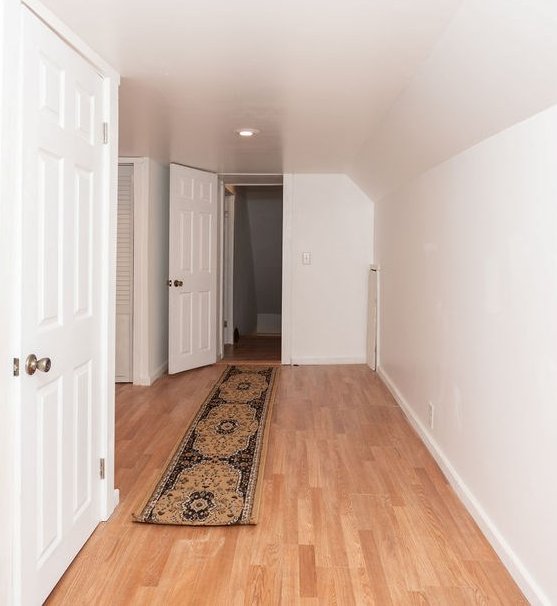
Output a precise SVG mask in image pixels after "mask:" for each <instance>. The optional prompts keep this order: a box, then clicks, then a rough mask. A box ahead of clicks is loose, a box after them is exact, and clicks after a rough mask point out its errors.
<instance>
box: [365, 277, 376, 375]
mask: <svg viewBox="0 0 557 606" xmlns="http://www.w3.org/2000/svg"><path fill="white" fill-rule="evenodd" d="M377 281H378V272H377V269H376V268H374V267H372V268H371V269H370V270H369V276H368V295H367V296H368V303H367V357H366V358H367V365H368V366H369V367H370V368H371V370H376V368H377V287H378V283H377Z"/></svg>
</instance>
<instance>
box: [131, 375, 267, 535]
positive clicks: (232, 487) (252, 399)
mask: <svg viewBox="0 0 557 606" xmlns="http://www.w3.org/2000/svg"><path fill="white" fill-rule="evenodd" d="M278 372H279V368H277V367H270V366H228V367H227V368H226V370H225V371H224V373H223V374H222V376H221V378H220V379H219V380H218V381H217V383H216V384H215V386H214V387H213V389H212V390H211V393H210V394H209V396H208V397H207V398H206V400H205V402H204V403H203V404H202V406H201V408H200V409H199V412H198V413H197V415H196V416H195V418H194V420H193V421H192V423H191V425H190V426H189V428H188V430H187V431H186V433H185V435H184V437H183V438H182V439H181V441H180V443H179V444H178V447H177V448H176V450H175V451H174V454H173V455H172V457H171V459H170V462H169V463H168V465H167V466H166V469H165V471H164V473H163V474H162V477H161V478H160V480H159V481H158V483H157V485H156V487H155V489H154V491H153V492H152V494H151V495H150V496H149V497H148V498H147V500H146V501H145V502H144V504H143V506H142V507H141V510H140V511H139V513H137V514H135V515H134V516H133V519H134V520H135V521H136V522H146V523H151V524H177V525H186V526H189V525H192V526H223V525H231V524H255V523H256V522H257V514H258V509H259V500H260V492H261V484H262V482H261V481H260V480H261V478H260V476H261V475H262V474H263V465H264V460H265V453H266V450H267V442H268V433H269V425H270V420H271V410H272V405H273V400H274V398H275V390H276V385H277V379H278Z"/></svg>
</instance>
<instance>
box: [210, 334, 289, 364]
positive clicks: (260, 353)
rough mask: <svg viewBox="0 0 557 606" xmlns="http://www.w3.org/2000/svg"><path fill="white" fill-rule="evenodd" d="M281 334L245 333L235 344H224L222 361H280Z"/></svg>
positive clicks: (229, 362)
mask: <svg viewBox="0 0 557 606" xmlns="http://www.w3.org/2000/svg"><path fill="white" fill-rule="evenodd" d="M280 348H281V338H280V335H243V336H241V337H240V339H239V341H238V342H237V343H234V345H225V346H224V356H223V359H222V362H225V363H227V364H232V363H234V362H242V363H246V362H280V356H281V349H280Z"/></svg>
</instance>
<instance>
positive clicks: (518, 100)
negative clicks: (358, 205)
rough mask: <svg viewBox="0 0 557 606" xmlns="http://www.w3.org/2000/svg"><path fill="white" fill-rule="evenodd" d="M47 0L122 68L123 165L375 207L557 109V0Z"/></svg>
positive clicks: (78, 31)
mask: <svg viewBox="0 0 557 606" xmlns="http://www.w3.org/2000/svg"><path fill="white" fill-rule="evenodd" d="M43 2H44V3H45V4H46V5H47V6H48V7H49V8H50V9H51V10H52V11H53V12H54V13H56V14H57V15H58V16H59V17H60V18H61V19H62V20H63V21H65V22H66V23H67V24H68V25H69V26H70V27H71V28H72V29H73V30H74V31H75V32H76V33H77V34H79V35H80V36H81V37H82V38H83V39H84V40H85V41H86V42H87V43H88V44H89V45H90V46H91V47H92V48H93V49H94V50H96V51H97V52H98V53H99V54H100V55H101V56H103V57H104V58H105V59H106V60H107V61H109V62H110V63H111V64H112V65H113V66H114V67H115V68H116V69H117V70H118V71H119V72H120V73H121V75H122V78H123V79H122V86H121V91H120V94H121V104H120V141H121V147H120V151H121V154H122V155H130V156H132V155H150V156H153V157H156V158H158V159H159V160H162V161H173V162H180V163H183V164H187V165H190V166H197V167H200V168H204V169H207V170H213V171H217V172H226V173H237V172H248V173H258V172H260V173H282V172H346V173H348V174H349V175H351V176H352V177H353V179H354V180H355V181H356V182H357V183H358V184H359V185H360V186H361V187H362V189H364V190H365V191H366V192H367V193H368V194H369V195H370V196H372V197H373V198H375V199H377V198H379V197H381V196H382V195H383V194H384V193H385V192H386V191H389V190H390V189H392V188H393V187H395V186H396V185H397V184H398V183H401V182H403V181H405V180H408V179H409V178H411V177H412V176H413V175H414V174H417V173H419V172H421V171H423V170H425V169H427V168H428V167H429V166H432V165H434V164H436V163H438V162H441V161H443V160H444V159H446V158H448V157H450V156H451V155H453V154H454V153H456V152H458V151H460V150H462V149H465V148H466V147H468V146H470V145H473V144H474V143H475V142H477V141H479V140H481V139H483V138H485V137H486V136H489V135H490V134H493V133H495V132H497V131H499V130H501V129H502V128H505V127H506V126H510V125H511V124H512V123H514V122H516V121H518V120H521V119H523V118H525V117H527V116H529V115H531V114H532V113H534V112H536V111H540V110H541V109H544V108H545V107H548V106H549V105H551V104H554V103H557V2H555V1H554V0H335V1H331V0H281V1H280V2H279V1H278V0H276V1H275V2H268V1H266V0H236V1H234V2H230V1H229V0H187V1H185V0H158V1H157V2H153V1H152V0H117V1H114V0H43ZM240 127H253V128H257V129H259V130H260V131H261V133H260V134H259V135H258V136H257V137H254V138H252V139H247V140H242V139H239V138H238V137H237V135H236V134H235V133H234V130H235V129H237V128H240Z"/></svg>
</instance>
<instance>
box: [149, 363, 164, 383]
mask: <svg viewBox="0 0 557 606" xmlns="http://www.w3.org/2000/svg"><path fill="white" fill-rule="evenodd" d="M167 370H168V360H167V361H165V362H163V363H162V364H161V365H160V366H159V367H158V368H157V369H156V370H155V371H154V372H152V373H151V376H150V377H149V378H150V380H151V383H150V385H152V384H153V383H154V382H155V381H156V380H157V379H160V377H162V376H163V375H164V374H165V373H166V371H167Z"/></svg>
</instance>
